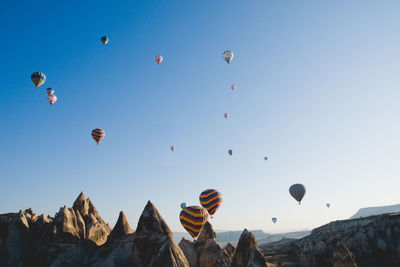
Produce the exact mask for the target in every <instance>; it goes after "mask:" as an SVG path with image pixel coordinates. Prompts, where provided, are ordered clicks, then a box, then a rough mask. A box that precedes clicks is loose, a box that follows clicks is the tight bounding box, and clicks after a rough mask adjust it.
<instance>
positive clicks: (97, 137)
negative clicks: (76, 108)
mask: <svg viewBox="0 0 400 267" xmlns="http://www.w3.org/2000/svg"><path fill="white" fill-rule="evenodd" d="M104 136H106V132H105V131H104V130H102V129H94V130H93V131H92V137H93V139H94V141H96V143H97V144H99V142H100V141H101V140H102V139H103V138H104Z"/></svg>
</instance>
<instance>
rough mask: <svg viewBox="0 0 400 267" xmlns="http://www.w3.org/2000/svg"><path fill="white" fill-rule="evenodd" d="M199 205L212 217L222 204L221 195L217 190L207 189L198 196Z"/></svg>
mask: <svg viewBox="0 0 400 267" xmlns="http://www.w3.org/2000/svg"><path fill="white" fill-rule="evenodd" d="M199 199H200V204H201V205H202V206H203V207H204V208H205V209H206V210H207V211H208V213H209V214H210V215H211V216H213V215H214V213H215V212H216V211H217V209H218V208H219V206H221V204H222V195H221V193H220V192H218V190H215V189H207V190H204V191H203V192H201V194H200V197H199Z"/></svg>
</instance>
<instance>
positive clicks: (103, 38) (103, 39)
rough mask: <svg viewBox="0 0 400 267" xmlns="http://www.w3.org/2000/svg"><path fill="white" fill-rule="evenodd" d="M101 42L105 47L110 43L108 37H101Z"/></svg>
mask: <svg viewBox="0 0 400 267" xmlns="http://www.w3.org/2000/svg"><path fill="white" fill-rule="evenodd" d="M100 40H101V42H102V43H103V45H106V44H107V43H108V41H109V40H108V37H107V36H103V37H101V39H100Z"/></svg>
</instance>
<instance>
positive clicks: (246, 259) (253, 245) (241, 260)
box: [231, 229, 267, 267]
mask: <svg viewBox="0 0 400 267" xmlns="http://www.w3.org/2000/svg"><path fill="white" fill-rule="evenodd" d="M231 266H232V267H259V266H263V267H265V266H267V263H266V261H265V258H264V256H263V254H262V253H261V251H260V250H259V248H258V246H257V241H256V238H255V237H254V235H253V234H252V233H250V232H249V231H247V229H244V231H243V233H242V235H241V236H240V239H239V242H238V244H237V247H236V251H235V254H234V256H233V260H232V264H231Z"/></svg>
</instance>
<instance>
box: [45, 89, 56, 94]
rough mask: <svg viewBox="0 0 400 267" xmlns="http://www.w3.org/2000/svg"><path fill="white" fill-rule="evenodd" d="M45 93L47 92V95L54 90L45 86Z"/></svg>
mask: <svg viewBox="0 0 400 267" xmlns="http://www.w3.org/2000/svg"><path fill="white" fill-rule="evenodd" d="M46 93H47V95H53V94H54V90H53V89H51V88H47V89H46Z"/></svg>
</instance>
